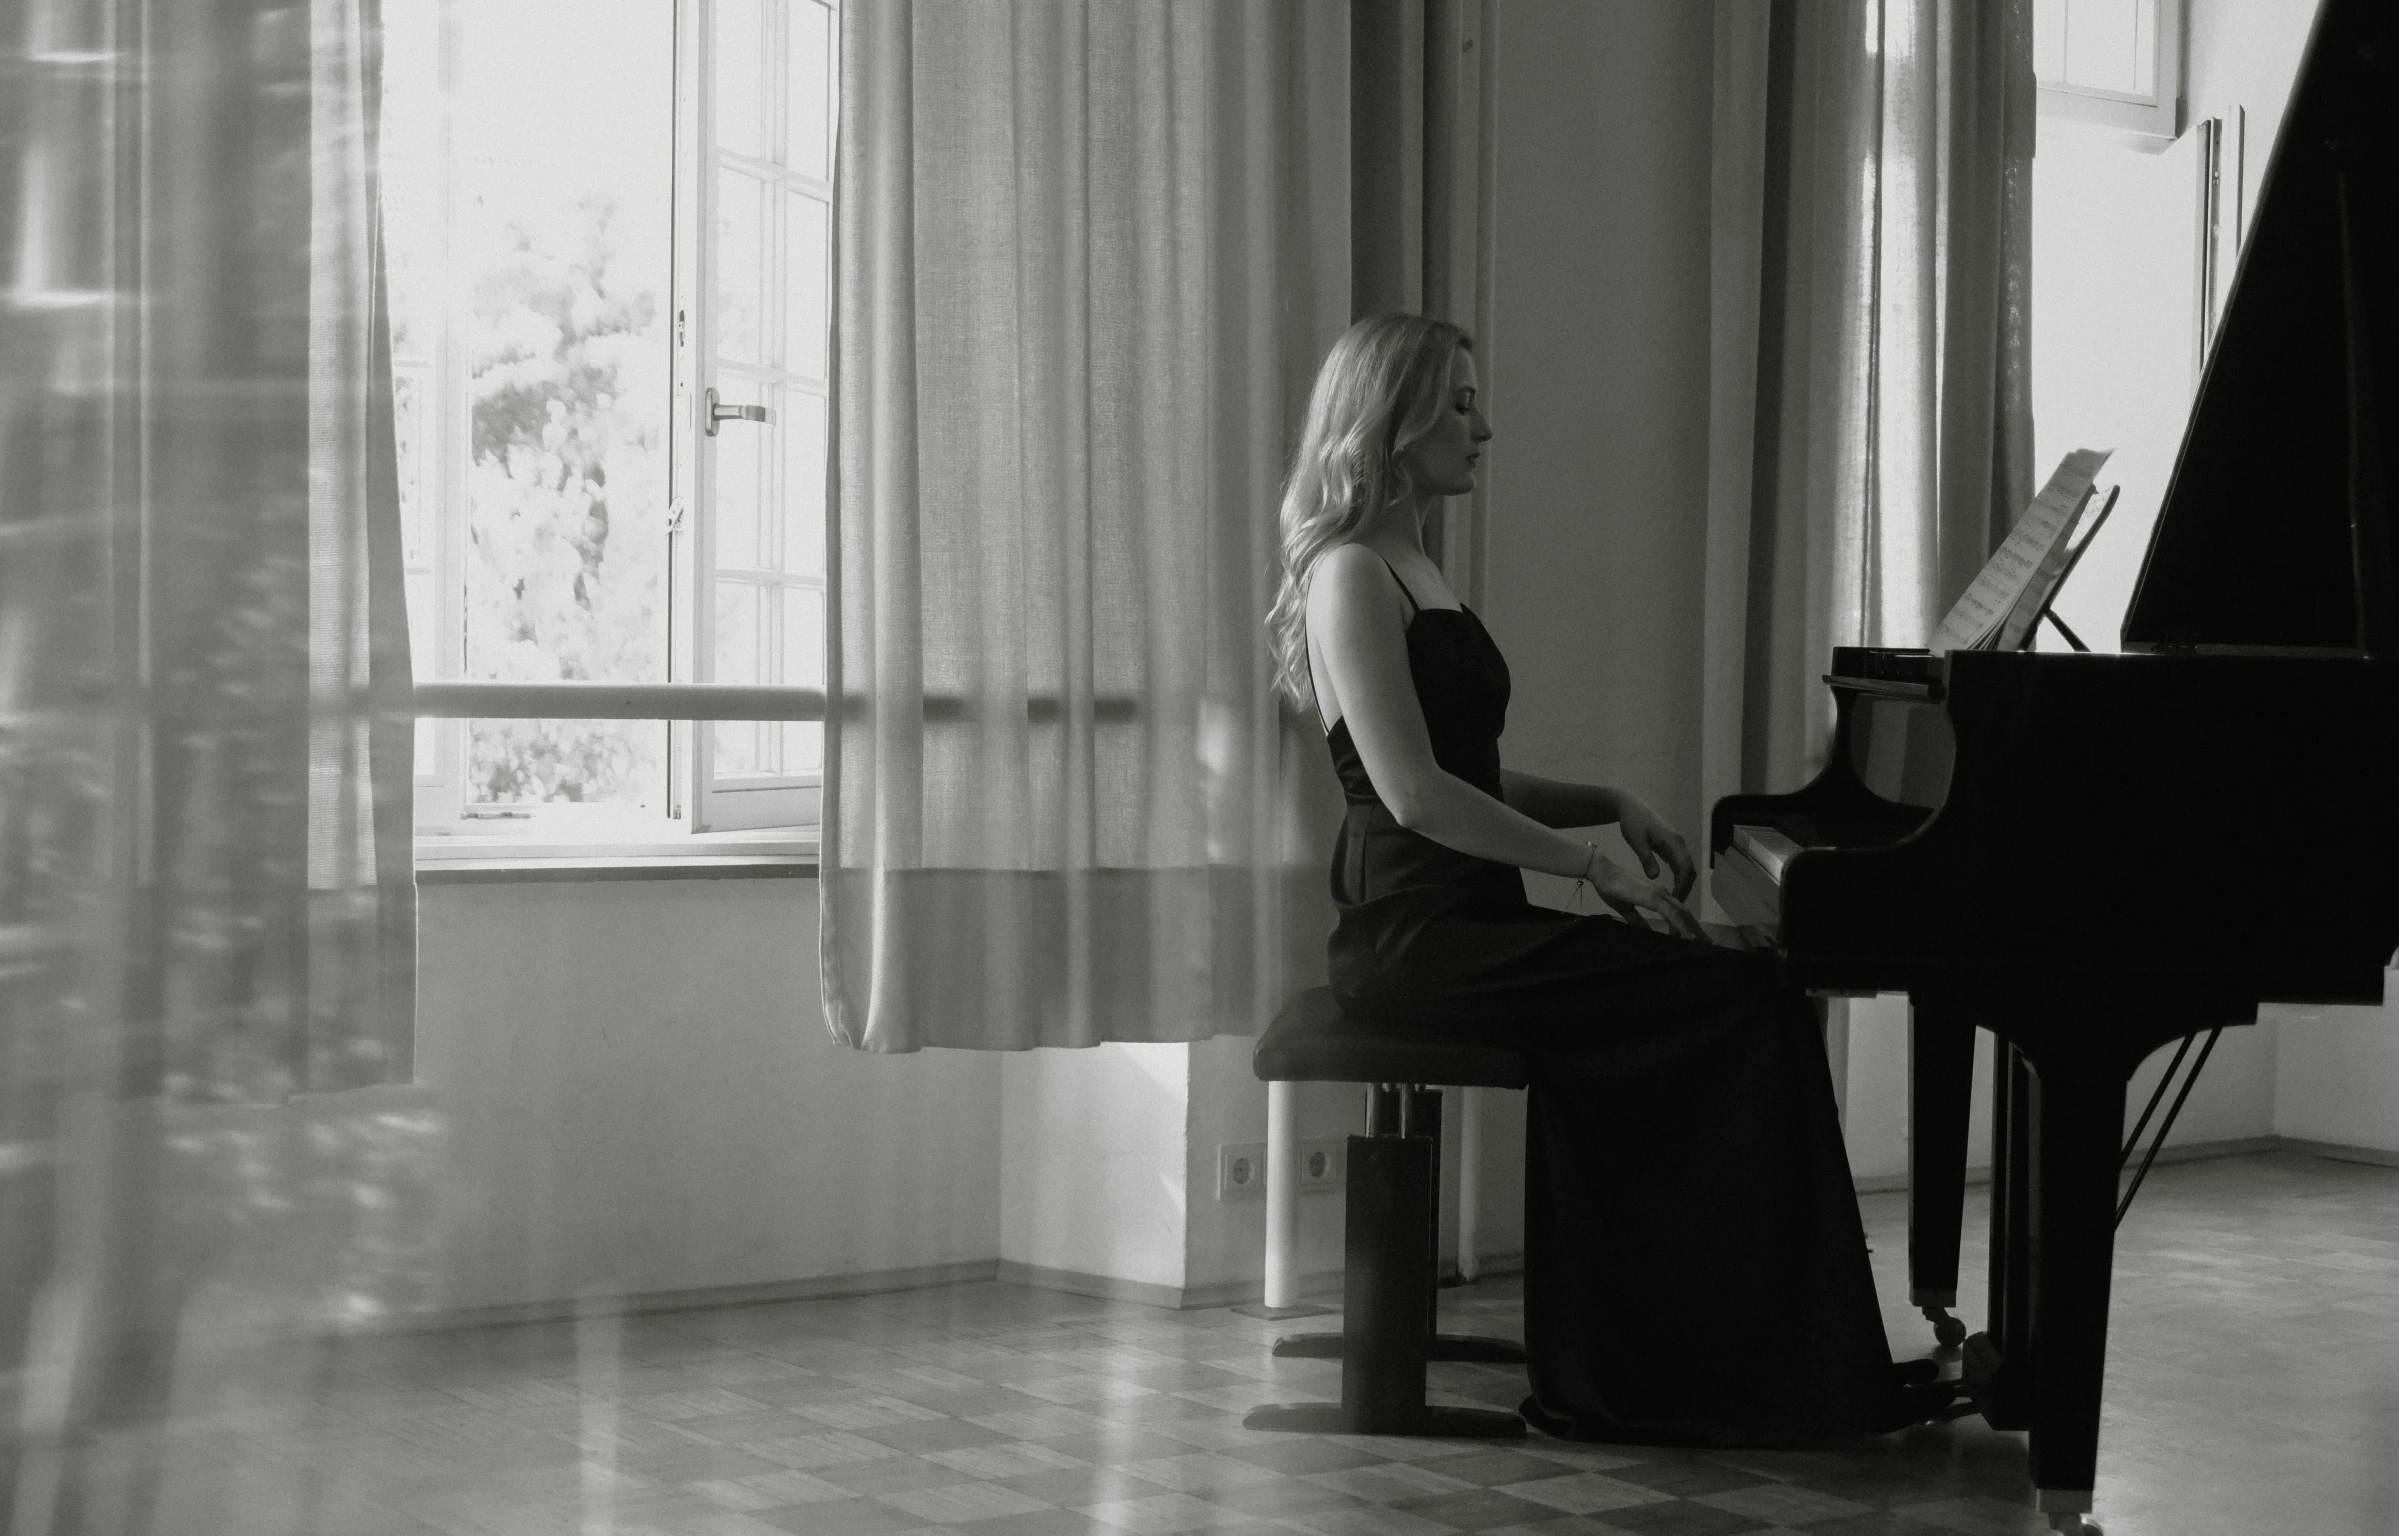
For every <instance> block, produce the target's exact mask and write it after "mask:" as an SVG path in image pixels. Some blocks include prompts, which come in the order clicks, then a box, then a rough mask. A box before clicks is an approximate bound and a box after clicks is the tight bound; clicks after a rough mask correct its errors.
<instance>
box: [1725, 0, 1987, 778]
mask: <svg viewBox="0 0 2399 1536" xmlns="http://www.w3.org/2000/svg"><path fill="white" fill-rule="evenodd" d="M2029 12H2030V6H2029V0H1717V5H1716V13H1715V20H1716V84H1715V126H1714V135H1715V142H1714V146H1713V184H1712V186H1711V200H1712V208H1713V213H1712V217H1713V237H1712V246H1713V249H1712V253H1711V254H1712V262H1713V265H1712V270H1711V284H1712V300H1711V305H1712V336H1711V349H1712V358H1711V362H1712V379H1713V383H1712V400H1711V410H1712V420H1711V424H1710V427H1711V429H1710V445H1709V456H1710V468H1709V488H1708V518H1709V523H1708V565H1707V574H1708V592H1707V622H1706V625H1705V635H1706V642H1705V643H1706V655H1705V693H1706V700H1705V709H1704V724H1703V775H1704V778H1705V784H1704V786H1703V787H1704V791H1705V795H1706V798H1707V800H1708V801H1710V802H1712V801H1713V800H1714V799H1715V798H1716V797H1717V796H1720V795H1725V794H1731V793H1734V792H1736V791H1740V790H1787V789H1793V788H1796V787H1797V786H1798V783H1799V781H1800V779H1801V778H1802V777H1804V776H1805V775H1806V774H1807V773H1809V772H1811V771H1813V769H1814V767H1815V766H1816V764H1817V763H1819V762H1820V761H1821V759H1822V755H1823V752H1824V749H1825V745H1826V743H1827V742H1828V741H1829V739H1830V731H1831V725H1832V706H1831V703H1830V701H1829V699H1828V698H1827V696H1826V691H1825V689H1824V688H1823V687H1822V685H1821V684H1820V683H1819V682H1818V681H1817V675H1818V674H1819V673H1821V672H1822V671H1823V670H1824V667H1825V664H1826V662H1827V661H1828V660H1829V658H1830V656H1831V651H1832V647H1834V646H1835V645H1900V646H1905V645H1921V644H1923V643H1924V642H1925V640H1926V638H1927V637H1928V636H1929V635H1930V634H1931V632H1932V630H1933V628H1934V626H1935V625H1937V624H1938V623H1939V622H1940V617H1941V615H1942V613H1943V612H1944V611H1945V610H1946V608H1947V605H1948V604H1949V603H1950V602H1951V601H1953V600H1954V599H1955V598H1956V597H1957V595H1958V593H1959V592H1961V591H1963V590H1964V588H1965V586H1966V584H1967V583H1968V582H1969V581H1970V580H1971V579H1972V578H1973V575H1974V573H1975V571H1976V570H1978V569H1979V568H1980V567H1981V565H1982V562H1983V560H1984V559H1985V558H1986V557H1987V556H1988V555H1989V554H1990V552H1991V550H1992V549H1993V548H1994V547H1996V544H1997V541H1999V540H2000V539H2002V538H2004V537H2005V536H2006V533H2007V529H2008V527H2009V526H2010V524H2011V522H2012V520H2013V519H2014V517H2015V516H2016V514H2017V513H2019V512H2021V511H2022V510H2023V508H2024V505H2025V504H2026V503H2027V502H2028V501H2030V500H2031V497H2032V492H2033V485H2032V462H2031V460H2032V422H2031V404H2030V384H2029V375H2028V365H2027V361H2026V353H2025V348H2026V340H2027V333H2028V330H2029V324H2030V322H2029V316H2028V313H2027V296H2028V292H2029V283H2030V279H2029V265H2030V223H2029V220H2030V216H2031V190H2032V189H2031V176H2032V137H2033V110H2034V84H2033V74H2032V42H2031V19H2030V14H2029Z"/></svg>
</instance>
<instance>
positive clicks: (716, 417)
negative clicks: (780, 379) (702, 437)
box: [708, 386, 774, 437]
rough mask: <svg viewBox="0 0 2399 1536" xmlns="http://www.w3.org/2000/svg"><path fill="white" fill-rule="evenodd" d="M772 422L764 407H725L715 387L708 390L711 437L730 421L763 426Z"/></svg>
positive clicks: (772, 418)
mask: <svg viewBox="0 0 2399 1536" xmlns="http://www.w3.org/2000/svg"><path fill="white" fill-rule="evenodd" d="M772 420H774V417H773V416H771V415H770V414H768V412H767V409H766V407H765V406H763V405H724V404H721V403H719V402H718V400H717V398H716V389H715V387H714V386H710V388H709V390H708V435H709V436H710V437H714V436H716V429H717V428H718V427H719V426H721V425H723V424H724V423H725V422H728V421H755V422H758V423H760V424H761V425H763V424H765V423H767V422H770V421H772Z"/></svg>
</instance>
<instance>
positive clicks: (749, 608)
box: [715, 581, 763, 683]
mask: <svg viewBox="0 0 2399 1536" xmlns="http://www.w3.org/2000/svg"><path fill="white" fill-rule="evenodd" d="M762 590H763V589H761V588H760V587H759V586H758V585H757V584H756V583H754V582H747V581H720V582H718V583H717V587H716V673H715V680H716V681H717V682H720V683H755V682H757V681H759V677H758V672H759V667H758V661H759V655H758V650H759V644H758V642H759V639H760V626H759V623H758V599H759V597H760V595H761V593H762Z"/></svg>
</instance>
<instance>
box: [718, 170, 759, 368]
mask: <svg viewBox="0 0 2399 1536" xmlns="http://www.w3.org/2000/svg"><path fill="white" fill-rule="evenodd" d="M765 196H766V188H765V186H764V185H763V184H761V183H760V182H759V181H758V180H757V178H755V177H751V176H744V175H743V174H741V173H740V172H739V171H719V172H718V173H717V178H716V252H715V255H716V350H717V355H718V356H720V357H728V358H733V359H736V360H738V361H741V362H750V363H755V362H762V361H764V359H763V357H762V356H761V355H760V347H761V345H762V342H763V339H764V332H765V327H764V324H763V321H764V320H765V315H764V313H763V311H762V308H761V305H760V303H759V299H760V289H761V288H762V287H763V286H764V285H763V283H762V282H761V280H760V279H761V277H762V275H763V273H762V269H763V268H764V266H765V261H764V259H763V258H764V255H765V239H764V237H765V228H764V220H763V217H762V213H763V208H762V205H763V203H764V200H765Z"/></svg>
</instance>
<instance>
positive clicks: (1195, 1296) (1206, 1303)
mask: <svg viewBox="0 0 2399 1536" xmlns="http://www.w3.org/2000/svg"><path fill="white" fill-rule="evenodd" d="M1523 1269H1524V1255H1523V1254H1522V1253H1487V1254H1484V1255H1483V1263H1482V1273H1483V1275H1484V1276H1485V1277H1488V1278H1491V1279H1498V1278H1500V1277H1502V1276H1505V1275H1514V1274H1520V1273H1522V1272H1523ZM1456 1274H1457V1270H1456V1269H1455V1268H1454V1267H1452V1268H1450V1269H1448V1270H1446V1271H1445V1272H1444V1273H1443V1276H1442V1278H1443V1279H1444V1280H1447V1279H1450V1278H1453V1277H1454V1276H1455V1275H1456ZM998 1278H999V1279H1001V1280H1004V1281H1007V1282H1009V1283H1010V1284H1013V1285H1029V1286H1032V1287H1034V1288H1035V1289H1037V1290H1044V1291H1064V1292H1065V1293H1066V1294H1068V1295H1070V1296H1098V1297H1102V1298H1105V1299H1106V1300H1109V1301H1135V1302H1139V1303H1141V1305H1143V1306H1145V1307H1166V1308H1169V1309H1172V1310H1174V1311H1178V1312H1188V1311H1192V1310H1195V1309H1197V1308H1200V1307H1231V1306H1238V1305H1240V1304H1241V1303H1243V1302H1247V1301H1261V1300H1263V1299H1265V1296H1266V1282H1265V1281H1263V1280H1218V1281H1213V1282H1211V1283H1209V1284H1206V1285H1186V1286H1173V1285H1161V1284H1159V1283H1157V1282H1155V1281H1147V1280H1119V1279H1117V1278H1116V1277H1115V1276H1113V1275H1092V1274H1085V1273H1083V1272H1082V1271H1080V1270H1072V1269H1051V1268H1048V1267H1047V1266H1045V1265H1040V1264H1019V1263H1017V1262H1016V1261H1015V1260H1013V1259H1002V1260H1001V1261H1000V1267H999V1275H998ZM1340 1290H1341V1271H1339V1270H1337V1269H1332V1270H1326V1271H1324V1272H1323V1273H1321V1274H1312V1275H1302V1276H1300V1281H1299V1292H1300V1294H1301V1295H1302V1296H1316V1297H1322V1296H1324V1295H1326V1294H1328V1293H1331V1294H1335V1295H1337V1294H1338V1293H1339V1292H1340Z"/></svg>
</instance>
